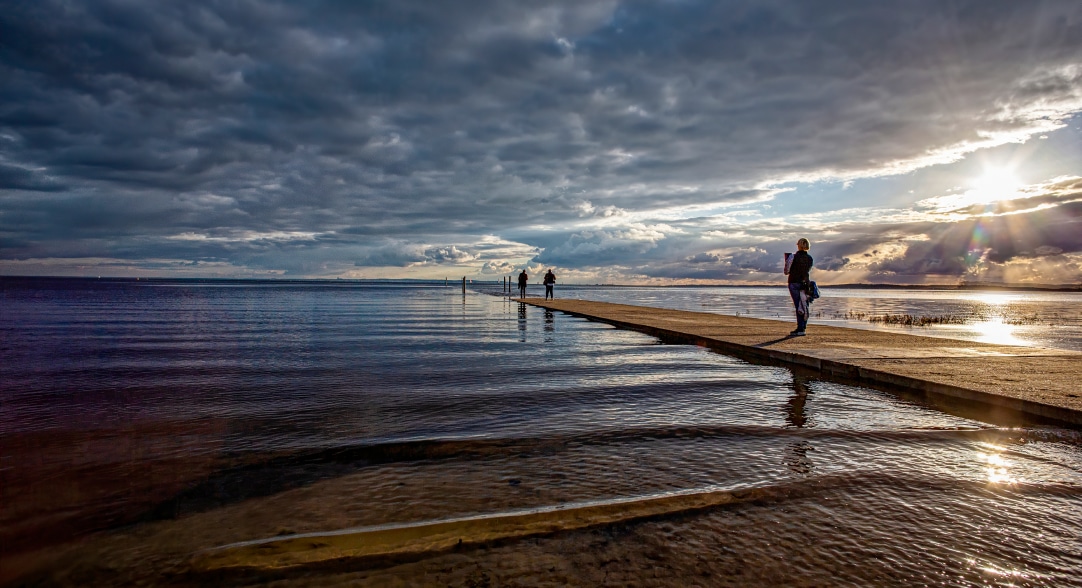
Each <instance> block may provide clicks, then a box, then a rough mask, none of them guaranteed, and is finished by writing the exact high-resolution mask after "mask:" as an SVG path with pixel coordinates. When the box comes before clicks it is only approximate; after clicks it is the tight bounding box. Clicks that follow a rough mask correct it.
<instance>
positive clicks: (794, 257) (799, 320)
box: [785, 237, 812, 337]
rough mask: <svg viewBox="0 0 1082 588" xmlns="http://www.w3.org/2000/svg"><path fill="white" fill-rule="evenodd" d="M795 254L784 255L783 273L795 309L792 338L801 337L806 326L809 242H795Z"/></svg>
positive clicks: (809, 272)
mask: <svg viewBox="0 0 1082 588" xmlns="http://www.w3.org/2000/svg"><path fill="white" fill-rule="evenodd" d="M796 248H797V252H796V253H795V254H791V253H786V254H785V258H786V259H785V273H786V274H787V275H788V276H789V297H790V298H792V299H793V306H795V307H796V329H794V330H793V331H792V332H791V333H789V334H790V335H791V336H794V337H803V336H804V334H805V333H804V329H806V328H807V326H808V295H807V294H806V291H805V289H806V288H807V284H808V282H810V281H811V268H812V256H811V255H808V250H809V249H811V242H810V241H808V240H807V239H805V238H803V237H801V238H800V239H798V240H797V242H796Z"/></svg>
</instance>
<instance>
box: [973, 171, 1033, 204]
mask: <svg viewBox="0 0 1082 588" xmlns="http://www.w3.org/2000/svg"><path fill="white" fill-rule="evenodd" d="M1021 188H1022V182H1020V181H1018V178H1017V177H1015V175H1014V173H1012V172H1011V171H1010V170H1007V169H989V170H985V172H984V175H983V176H981V177H979V178H977V179H975V180H973V181H972V182H970V189H969V191H967V192H966V195H967V196H969V199H970V200H971V201H972V202H973V203H974V204H991V203H993V202H997V201H1000V200H1011V199H1013V198H1015V197H1016V196H1017V194H1018V191H1019V190H1020V189H1021Z"/></svg>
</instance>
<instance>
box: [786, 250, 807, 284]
mask: <svg viewBox="0 0 1082 588" xmlns="http://www.w3.org/2000/svg"><path fill="white" fill-rule="evenodd" d="M811 268H812V256H810V255H808V252H807V251H797V252H796V253H795V254H793V263H792V264H790V265H789V283H790V284H800V283H802V282H805V281H807V280H810V279H811V276H810V275H809V274H810V273H811Z"/></svg>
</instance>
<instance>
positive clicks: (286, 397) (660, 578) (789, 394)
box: [0, 283, 1082, 586]
mask: <svg viewBox="0 0 1082 588" xmlns="http://www.w3.org/2000/svg"><path fill="white" fill-rule="evenodd" d="M3 295H4V300H3V303H4V309H5V311H4V312H3V313H2V314H0V332H2V335H3V340H4V341H5V342H6V343H7V345H5V346H3V347H0V365H3V366H4V368H3V369H4V372H3V376H4V386H3V388H2V389H0V401H2V403H3V407H4V410H3V411H0V441H2V442H0V464H2V466H3V467H0V504H3V505H4V508H3V509H0V550H3V553H0V556H2V557H0V583H4V582H9V581H11V579H12V578H14V577H15V576H16V575H17V574H30V575H29V576H23V577H24V578H30V579H31V580H33V581H32V582H31V583H35V582H40V583H41V584H45V585H72V586H74V585H100V586H114V585H132V584H172V585H191V586H199V585H206V584H208V583H210V584H218V585H230V586H234V585H238V586H239V585H249V584H251V585H259V584H266V583H272V582H276V583H278V585H313V586H323V585H335V584H338V585H392V584H417V585H440V586H443V585H452V586H470V585H473V586H481V585H493V586H494V585H529V584H545V583H547V584H553V585H577V586H597V585H612V584H620V585H641V584H657V585H671V586H687V585H721V584H742V585H762V584H774V585H837V584H852V585H890V584H919V585H924V584H937V583H943V584H947V583H950V584H953V585H978V584H980V585H984V584H1007V583H1010V582H1014V583H1016V584H1026V583H1028V584H1044V585H1057V586H1058V585H1071V584H1077V579H1078V578H1079V577H1082V552H1080V547H1079V546H1080V545H1082V543H1080V541H1079V535H1078V529H1080V528H1082V442H1080V438H1079V436H1078V432H1077V431H1069V430H1063V429H1057V428H1053V427H1028V428H1003V427H999V426H995V425H994V424H991V423H987V422H982V421H980V420H975V419H974V418H973V417H964V416H956V415H952V414H947V413H944V412H940V411H938V410H936V409H934V408H933V407H930V406H927V405H924V404H921V403H919V402H917V401H914V400H910V399H905V398H902V397H899V396H896V395H893V394H889V393H886V392H881V391H876V390H869V389H865V388H860V387H855V386H848V385H844V384H841V383H837V382H832V381H827V380H823V379H820V378H819V377H818V376H817V375H815V374H812V373H808V372H803V371H791V370H788V369H783V368H778V367H769V366H758V365H751V364H748V363H746V362H743V361H740V360H737V359H734V358H731V357H726V356H723V355H719V354H716V353H713V352H710V351H708V350H705V349H703V348H700V347H695V346H680V345H659V344H658V341H657V340H655V339H653V338H651V337H648V336H646V335H643V334H640V333H635V332H629V331H621V330H617V329H614V328H612V327H611V326H608V325H604V324H600V323H595V322H590V321H585V320H581V319H577V318H574V317H571V316H568V315H565V314H561V313H552V312H546V311H544V310H542V309H538V308H534V307H527V306H525V305H521V304H519V303H517V302H511V301H508V300H507V299H504V298H498V297H490V296H485V295H481V294H477V293H473V292H471V293H469V294H468V295H467V296H465V297H463V296H462V295H461V291H460V290H459V291H456V288H454V287H450V288H446V289H445V288H442V287H440V288H436V287H431V288H422V287H412V288H377V287H358V286H348V287H342V286H338V285H299V286H298V285H260V286H259V287H244V286H233V287H229V288H224V287H214V286H213V285H210V286H208V285H192V284H184V283H179V284H170V285H169V286H168V287H164V286H156V287H134V286H132V285H131V284H127V283H121V284H114V285H103V284H97V283H91V285H87V284H86V283H74V284H66V285H64V286H63V287H60V286H57V285H55V284H54V285H52V286H49V287H43V286H41V285H36V286H35V285H31V286H23V287H21V289H15V288H11V287H6V288H5V291H4V294H3ZM539 340H540V341H544V345H522V344H521V343H522V342H526V341H531V342H535V341H539ZM11 342H16V343H14V344H12V343H11ZM576 509H577V510H576ZM561 511H567V512H563V513H561ZM530 512H541V513H549V514H548V515H546V516H543V517H540V518H536V519H531V521H532V523H531V524H537V525H542V526H543V529H544V530H543V532H533V531H531V528H522V527H515V525H517V524H519V523H520V522H521V517H519V518H516V517H517V516H518V515H519V514H521V513H530ZM549 515H551V516H549ZM580 515H581V516H580ZM452 520H454V521H458V522H455V523H453V524H450V523H449V524H450V528H451V530H452V532H458V533H466V534H467V535H466V536H465V541H464V542H463V543H462V545H461V546H458V544H457V543H454V542H451V543H450V544H449V545H450V547H445V548H437V547H425V545H426V543H424V542H425V541H430V542H431V545H436V544H437V542H435V540H434V539H433V537H434V535H433V534H434V533H436V532H438V530H439V529H445V528H447V527H446V526H445V525H444V523H445V522H446V521H452ZM476 520H485V521H492V522H491V523H485V524H484V525H483V524H481V523H477V524H476V525H474V524H473V523H467V522H464V521H476ZM410 525H412V526H410ZM441 525H444V526H441ZM471 525H473V526H471ZM485 525H489V526H488V527H486V526H485ZM373 527H374V528H378V529H383V530H384V531H386V533H385V535H384V538H386V537H387V536H392V535H394V534H395V533H398V532H400V530H401V529H407V528H408V529H414V530H417V529H423V530H424V532H423V533H421V532H420V531H417V533H416V536H410V537H406V546H407V548H408V549H410V550H412V551H408V554H409V555H408V556H405V555H403V556H400V557H396V558H382V559H381V558H372V557H369V558H361V559H355V560H348V561H346V562H341V561H340V562H337V563H335V562H330V563H328V562H321V561H312V562H310V563H309V564H307V565H306V566H304V567H301V568H295V567H294V568H289V567H286V568H282V569H268V570H262V571H260V572H259V573H258V574H252V573H245V572H239V571H232V572H231V571H217V572H214V573H213V574H211V575H207V573H206V572H203V571H201V570H200V569H199V568H198V566H195V567H193V563H192V562H193V561H194V560H193V556H194V555H195V554H196V553H197V552H201V551H202V550H204V549H207V548H213V547H216V546H223V545H229V544H234V543H237V542H245V541H259V540H271V539H274V540H278V539H276V538H281V537H290V536H295V535H298V534H306V533H314V534H324V535H325V534H326V533H327V532H328V531H335V530H342V529H357V528H373ZM486 529H487V530H486ZM493 529H495V530H493ZM402 532H403V533H404V531H402ZM488 532H492V533H497V534H499V533H503V534H502V535H499V536H500V537H502V539H500V540H499V541H491V540H489V539H488V538H487V537H490V536H489V535H485V534H484V533H488ZM425 533H428V535H425ZM495 536H496V535H492V536H491V537H495ZM398 538H399V539H401V535H399V536H398ZM74 539H78V540H79V541H77V542H73V541H72V540H74ZM271 543H273V541H272V542H271ZM35 574H37V575H35Z"/></svg>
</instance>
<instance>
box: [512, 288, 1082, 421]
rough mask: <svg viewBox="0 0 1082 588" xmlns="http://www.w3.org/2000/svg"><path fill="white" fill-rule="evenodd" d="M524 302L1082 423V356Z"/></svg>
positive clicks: (760, 357) (601, 305)
mask: <svg viewBox="0 0 1082 588" xmlns="http://www.w3.org/2000/svg"><path fill="white" fill-rule="evenodd" d="M522 302H525V303H527V304H530V305H533V306H538V307H542V308H548V309H551V310H556V311H560V312H565V313H567V314H571V315H574V316H580V317H584V318H587V319H591V320H596V321H601V322H605V323H609V324H611V325H614V326H617V327H621V328H626V329H631V330H635V331H641V332H643V333H647V334H650V335H654V336H657V337H660V338H662V339H664V340H668V341H676V342H682V343H690V344H696V345H702V346H706V347H710V348H712V349H716V350H718V351H721V352H723V353H726V354H729V355H734V356H737V357H742V358H745V359H750V360H754V361H761V362H766V363H771V364H777V365H797V366H803V367H805V368H811V369H815V370H819V371H820V372H823V373H824V374H827V375H832V376H837V377H842V378H845V379H849V380H854V381H856V382H863V383H868V384H873V385H879V386H888V387H897V388H903V389H907V390H909V391H914V392H919V393H923V394H928V395H933V396H934V395H939V396H945V397H950V398H957V399H962V400H964V401H966V402H969V403H974V402H975V403H981V404H984V405H987V406H988V408H990V409H991V410H1000V411H1013V412H1017V413H1024V414H1027V415H1032V416H1036V417H1040V418H1045V419H1054V420H1057V421H1060V422H1063V423H1068V424H1072V425H1075V426H1079V425H1082V353H1079V352H1074V351H1065V350H1061V349H1047V348H1040V347H1019V346H1008V345H995V344H989V343H975V342H972V341H961V340H957V339H945V338H941V337H925V336H920V335H909V334H902V333H890V332H883V331H872V330H865V329H847V328H844V327H830V326H822V325H816V324H811V325H809V327H808V334H807V336H805V337H790V336H789V331H790V330H792V329H793V328H794V327H795V321H789V322H783V321H775V320H765V319H755V318H750V317H740V316H728V315H720V314H712V313H706V312H690V311H683V310H667V309H661V308H651V307H645V306H630V305H625V304H612V303H609V302H592V301H587V300H544V299H542V298H526V299H522Z"/></svg>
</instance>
